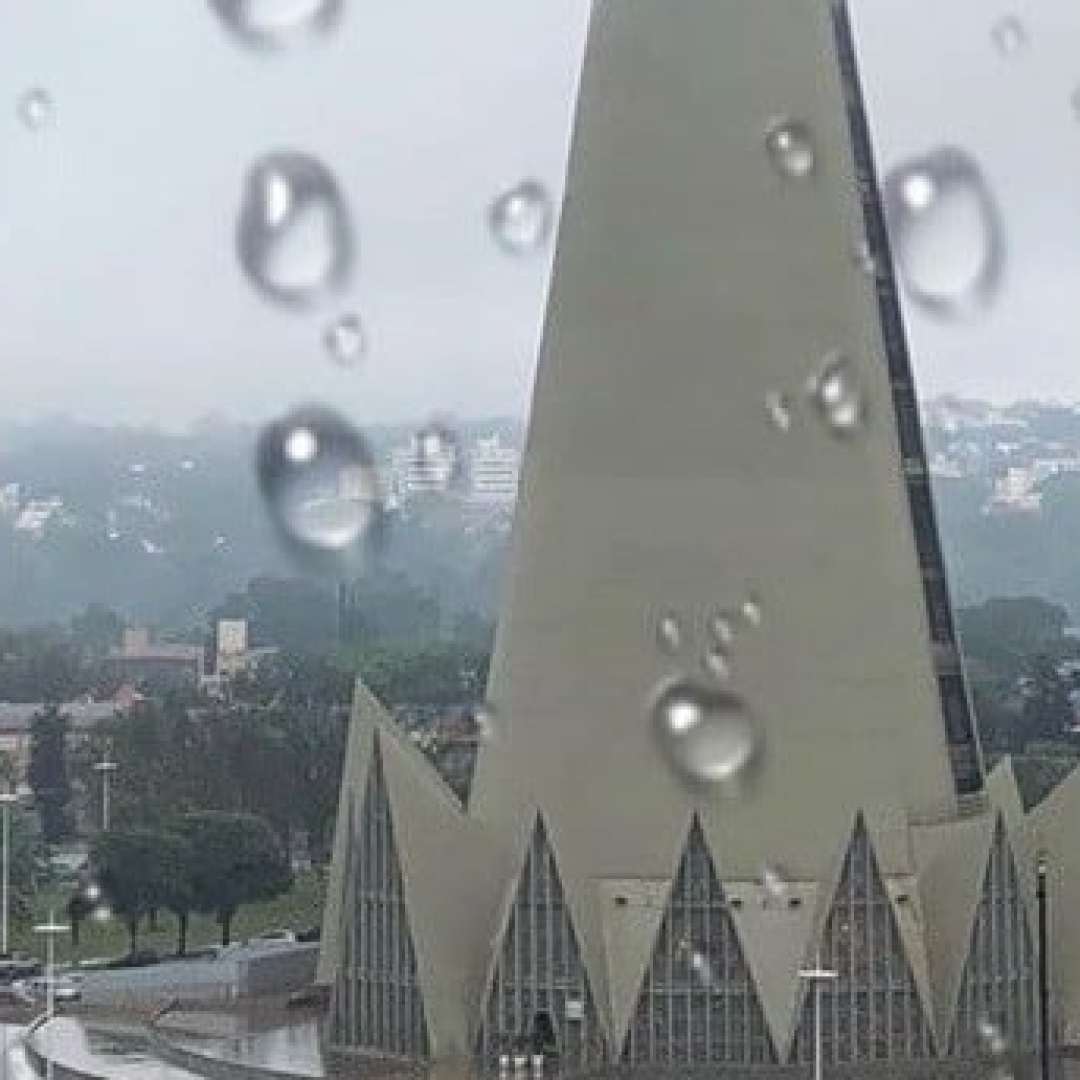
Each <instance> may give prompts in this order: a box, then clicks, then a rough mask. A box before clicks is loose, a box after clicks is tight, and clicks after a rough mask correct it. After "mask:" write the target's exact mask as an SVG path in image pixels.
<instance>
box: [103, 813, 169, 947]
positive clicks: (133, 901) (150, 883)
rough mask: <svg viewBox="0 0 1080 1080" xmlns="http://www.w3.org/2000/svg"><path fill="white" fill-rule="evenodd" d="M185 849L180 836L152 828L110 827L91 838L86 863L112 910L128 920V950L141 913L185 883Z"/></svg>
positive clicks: (163, 902)
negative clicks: (89, 852) (88, 858)
mask: <svg viewBox="0 0 1080 1080" xmlns="http://www.w3.org/2000/svg"><path fill="white" fill-rule="evenodd" d="M187 852H188V848H187V845H186V843H185V842H184V840H183V839H182V838H181V837H180V836H178V835H177V834H175V833H170V832H165V831H160V830H155V829H129V830H110V831H109V832H107V833H102V834H101V835H100V836H99V837H98V838H97V839H96V840H95V841H94V844H93V847H92V849H91V856H90V858H91V864H92V865H93V867H94V871H95V873H96V875H97V880H98V882H99V883H100V885H101V889H102V892H103V893H104V895H105V896H106V897H107V898H108V900H109V904H110V905H111V907H112V910H113V911H114V912H115V913H116V914H117V915H119V916H120V917H121V918H122V919H123V920H124V921H125V923H126V924H127V928H128V934H129V937H130V949H131V952H133V953H134V952H135V948H136V946H137V944H138V931H139V923H140V922H141V921H142V919H143V917H144V916H146V915H148V914H149V913H150V912H151V911H152V910H154V909H155V908H162V907H171V905H172V904H173V903H174V902H175V901H176V898H177V896H179V895H181V893H182V890H183V889H184V888H185V887H186V885H185V882H186V879H187V877H188V876H189V874H190V860H189V858H188V857H187ZM184 931H185V933H186V925H185V926H184ZM181 944H183V942H181Z"/></svg>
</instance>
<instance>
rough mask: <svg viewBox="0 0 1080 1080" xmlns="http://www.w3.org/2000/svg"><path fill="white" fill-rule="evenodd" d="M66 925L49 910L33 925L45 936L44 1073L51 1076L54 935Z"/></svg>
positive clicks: (54, 964) (65, 930)
mask: <svg viewBox="0 0 1080 1080" xmlns="http://www.w3.org/2000/svg"><path fill="white" fill-rule="evenodd" d="M67 931H68V927H67V926H65V925H64V924H63V923H58V922H57V921H56V912H55V911H51V910H50V912H49V921H48V922H47V923H40V924H38V925H37V926H35V927H34V933H35V934H43V935H44V936H45V1028H46V1034H45V1075H46V1076H47V1077H52V1074H53V1060H52V1027H51V1024H50V1021H51V1020H52V1018H53V1016H54V1015H55V1013H56V987H55V986H54V985H53V984H54V982H55V980H56V935H57V934H65V933H67Z"/></svg>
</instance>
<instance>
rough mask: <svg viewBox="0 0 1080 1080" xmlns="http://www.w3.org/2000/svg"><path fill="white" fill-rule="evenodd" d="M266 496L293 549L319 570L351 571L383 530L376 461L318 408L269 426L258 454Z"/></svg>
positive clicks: (338, 420)
mask: <svg viewBox="0 0 1080 1080" xmlns="http://www.w3.org/2000/svg"><path fill="white" fill-rule="evenodd" d="M256 472H257V476H258V481H259V489H260V491H261V492H262V495H263V498H264V500H265V501H266V506H267V509H268V511H269V513H270V517H271V519H272V520H273V522H274V524H275V526H276V527H277V529H278V531H279V533H280V534H281V537H282V540H283V541H284V543H285V546H286V548H287V549H288V550H289V551H290V553H291V554H293V555H294V556H295V557H296V558H298V559H299V560H301V561H303V562H305V563H306V564H307V565H309V566H311V567H312V568H313V569H316V570H323V571H327V572H329V571H335V572H336V571H337V570H338V569H342V570H345V571H348V570H350V569H353V568H355V567H356V566H357V565H359V564H360V563H361V562H363V561H364V559H366V558H367V557H368V556H369V555H370V554H372V550H373V547H374V545H375V543H376V542H377V540H378V539H379V534H380V531H381V525H382V509H383V504H382V496H381V492H380V488H379V477H378V471H377V469H376V467H375V457H374V454H373V453H372V451H371V448H370V447H369V446H368V444H367V442H366V440H365V439H364V438H363V436H362V435H361V434H360V433H359V432H358V431H356V429H355V428H353V427H352V425H350V424H349V423H348V421H346V420H345V419H343V418H342V417H341V416H339V415H338V414H337V413H334V412H331V411H330V410H329V409H323V408H319V407H315V406H310V407H305V408H302V409H297V410H296V411H294V412H292V413H290V414H289V415H288V416H285V417H284V418H282V419H280V420H278V421H276V422H275V423H272V424H269V425H268V426H267V427H265V428H264V429H263V431H262V433H261V434H260V436H259V441H258V445H257V448H256Z"/></svg>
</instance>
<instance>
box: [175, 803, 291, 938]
mask: <svg viewBox="0 0 1080 1080" xmlns="http://www.w3.org/2000/svg"><path fill="white" fill-rule="evenodd" d="M176 828H177V830H178V832H179V833H180V834H181V835H182V836H183V837H185V839H186V840H187V841H188V844H189V849H188V850H189V852H190V860H189V862H188V865H187V868H186V874H185V877H186V880H187V882H188V884H189V887H190V897H191V901H192V904H191V906H192V908H193V910H195V911H200V912H202V913H204V914H212V915H214V916H215V917H216V919H217V921H218V924H219V925H220V926H221V940H222V944H223V945H227V944H228V943H229V938H230V932H231V928H232V921H233V918H234V917H235V915H236V912H237V910H238V909H239V908H240V906H241V905H242V904H250V903H254V902H256V901H260V900H270V899H273V898H274V897H275V896H280V895H281V894H282V893H285V892H287V891H288V890H289V889H290V888H291V887H292V871H291V869H290V867H289V861H288V858H287V857H286V855H285V852H284V850H283V848H282V846H281V844H280V843H279V841H278V839H277V837H276V836H275V835H274V833H273V831H272V830H271V828H270V827H269V826H268V825H267V824H266V822H265V821H262V820H261V819H259V818H256V817H252V816H251V815H247V814H188V815H186V816H185V817H183V818H181V819H180V820H179V821H178V822H177V823H176Z"/></svg>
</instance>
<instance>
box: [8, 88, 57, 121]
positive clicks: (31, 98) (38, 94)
mask: <svg viewBox="0 0 1080 1080" xmlns="http://www.w3.org/2000/svg"><path fill="white" fill-rule="evenodd" d="M16 111H17V112H18V115H19V119H20V120H21V121H22V122H23V123H24V124H25V125H26V126H27V127H28V128H30V130H31V131H40V130H41V129H42V128H44V127H48V125H49V124H51V123H52V119H53V115H54V111H55V106H54V105H53V99H52V97H51V96H50V94H49V92H48V91H47V90H42V89H41V88H40V87H36V88H35V89H33V90H27V91H26V93H25V94H23V95H22V97H20V98H19V104H18V107H17V109H16Z"/></svg>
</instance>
